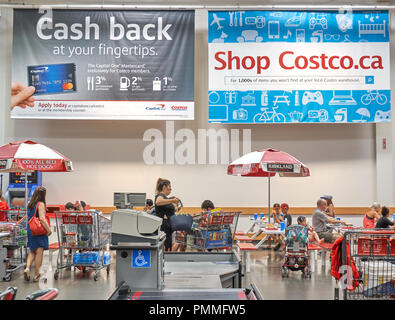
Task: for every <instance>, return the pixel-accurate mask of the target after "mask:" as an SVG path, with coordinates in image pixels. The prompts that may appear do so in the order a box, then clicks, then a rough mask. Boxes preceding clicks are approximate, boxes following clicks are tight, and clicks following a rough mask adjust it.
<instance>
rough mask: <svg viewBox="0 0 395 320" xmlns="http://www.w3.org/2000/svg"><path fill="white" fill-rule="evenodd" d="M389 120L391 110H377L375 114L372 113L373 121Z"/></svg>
mask: <svg viewBox="0 0 395 320" xmlns="http://www.w3.org/2000/svg"><path fill="white" fill-rule="evenodd" d="M390 120H391V110H388V111H382V110H377V111H376V114H375V115H374V122H385V121H390Z"/></svg>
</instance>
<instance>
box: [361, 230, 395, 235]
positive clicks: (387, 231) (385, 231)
mask: <svg viewBox="0 0 395 320" xmlns="http://www.w3.org/2000/svg"><path fill="white" fill-rule="evenodd" d="M362 233H363V234H395V231H390V230H372V231H362Z"/></svg>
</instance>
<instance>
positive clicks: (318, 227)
mask: <svg viewBox="0 0 395 320" xmlns="http://www.w3.org/2000/svg"><path fill="white" fill-rule="evenodd" d="M327 207H328V204H327V202H326V201H325V200H324V199H319V200H318V201H317V208H316V209H315V210H314V213H313V217H312V221H313V228H314V229H315V231H316V232H317V234H318V236H319V237H320V239H324V241H325V242H329V243H332V242H335V241H336V240H337V239H338V238H340V235H339V234H338V233H335V232H332V230H330V229H329V228H328V227H327V226H326V224H327V223H331V224H338V223H341V224H343V225H345V224H346V222H345V221H342V220H336V219H335V218H331V217H329V216H328V215H327V214H325V210H326V209H327Z"/></svg>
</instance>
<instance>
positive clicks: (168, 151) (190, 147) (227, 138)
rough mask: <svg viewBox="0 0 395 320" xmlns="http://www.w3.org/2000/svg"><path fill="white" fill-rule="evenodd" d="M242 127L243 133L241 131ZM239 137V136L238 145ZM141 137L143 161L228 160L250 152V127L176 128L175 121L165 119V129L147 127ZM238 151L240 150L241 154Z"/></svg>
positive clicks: (219, 162) (149, 162) (215, 162)
mask: <svg viewBox="0 0 395 320" xmlns="http://www.w3.org/2000/svg"><path fill="white" fill-rule="evenodd" d="M240 131H242V136H241V134H240ZM240 139H241V140H242V142H241V144H242V147H241V146H240ZM143 141H146V142H149V144H148V145H147V146H146V147H145V148H144V152H143V160H144V162H145V164H148V165H152V164H175V163H176V164H178V165H185V164H189V165H194V164H223V165H225V164H229V163H230V162H231V161H233V160H235V159H237V158H239V157H240V156H242V155H243V154H246V153H248V152H251V129H243V130H239V129H231V130H230V132H229V130H228V129H225V128H221V129H218V130H217V129H213V128H210V129H197V133H196V131H193V130H191V129H187V128H183V129H179V130H177V131H175V129H174V121H166V132H165V134H163V133H162V131H161V130H159V129H154V128H152V129H148V130H146V131H145V132H144V136H143ZM240 153H241V154H240Z"/></svg>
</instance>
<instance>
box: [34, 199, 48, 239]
mask: <svg viewBox="0 0 395 320" xmlns="http://www.w3.org/2000/svg"><path fill="white" fill-rule="evenodd" d="M37 209H38V203H37V205H36V210H35V211H34V215H33V217H32V218H31V219H30V220H29V227H30V232H31V233H32V235H33V236H43V235H45V234H47V230H45V228H44V227H43V225H42V224H41V221H40V219H39V218H38V217H37V216H36V213H37ZM45 219H46V220H47V223H48V226H50V222H49V218H48V217H47V216H46V215H45Z"/></svg>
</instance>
